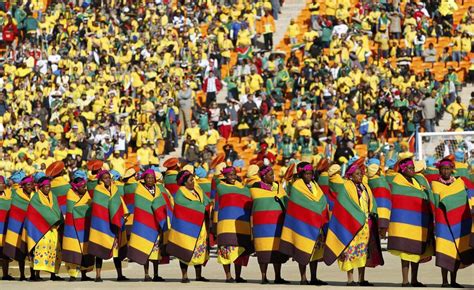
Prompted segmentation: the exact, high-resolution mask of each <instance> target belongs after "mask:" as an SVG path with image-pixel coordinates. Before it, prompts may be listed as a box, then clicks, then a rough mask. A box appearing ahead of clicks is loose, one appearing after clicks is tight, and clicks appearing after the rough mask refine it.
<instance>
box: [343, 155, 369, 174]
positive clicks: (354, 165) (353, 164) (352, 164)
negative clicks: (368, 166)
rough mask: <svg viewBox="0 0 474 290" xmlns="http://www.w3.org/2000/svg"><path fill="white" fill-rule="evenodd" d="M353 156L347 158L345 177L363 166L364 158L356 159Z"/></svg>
mask: <svg viewBox="0 0 474 290" xmlns="http://www.w3.org/2000/svg"><path fill="white" fill-rule="evenodd" d="M354 157H355V156H354ZM354 157H352V158H351V160H349V167H348V168H347V170H346V173H345V174H344V176H345V177H346V178H349V177H350V176H351V175H352V174H354V172H356V171H357V169H360V170H363V169H364V167H365V166H364V160H363V159H362V158H357V160H355V158H354Z"/></svg>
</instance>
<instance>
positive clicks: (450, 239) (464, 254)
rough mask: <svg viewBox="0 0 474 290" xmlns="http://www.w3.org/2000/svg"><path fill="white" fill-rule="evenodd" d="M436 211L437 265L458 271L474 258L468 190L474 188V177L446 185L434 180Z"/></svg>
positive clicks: (458, 179)
mask: <svg viewBox="0 0 474 290" xmlns="http://www.w3.org/2000/svg"><path fill="white" fill-rule="evenodd" d="M431 185H432V190H433V194H434V198H435V204H436V211H435V220H436V230H435V235H436V247H435V249H436V265H437V266H439V267H441V268H443V269H446V270H449V271H454V270H455V269H457V268H458V267H459V266H460V265H462V266H463V267H464V266H468V265H470V264H472V263H473V262H474V248H472V247H471V245H470V244H469V240H470V237H471V228H472V216H471V209H470V206H469V202H468V190H474V187H473V185H472V183H471V182H470V181H468V180H467V179H466V180H463V178H457V179H456V181H454V183H452V184H450V185H445V184H443V183H441V182H439V181H433V182H432V183H431Z"/></svg>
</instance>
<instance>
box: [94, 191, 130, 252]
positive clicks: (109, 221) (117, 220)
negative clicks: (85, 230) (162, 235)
mask: <svg viewBox="0 0 474 290" xmlns="http://www.w3.org/2000/svg"><path fill="white" fill-rule="evenodd" d="M125 213H126V206H125V205H124V203H123V200H122V197H121V196H120V194H119V192H118V188H117V186H116V185H115V184H112V185H111V190H110V191H108V190H107V189H106V188H105V186H104V185H103V184H102V183H99V184H98V185H97V186H96V187H95V189H94V194H93V197H92V213H91V229H90V234H89V248H88V251H89V254H91V255H94V256H96V257H99V258H102V259H109V258H111V257H112V250H113V247H114V241H115V240H116V239H117V240H118V245H119V248H120V249H121V250H122V251H120V253H119V256H120V257H122V256H123V255H124V252H123V246H124V245H126V244H125V243H126V240H127V237H126V234H123V229H124V222H125V220H124V215H125ZM124 242H125V243H124ZM125 249H126V248H125Z"/></svg>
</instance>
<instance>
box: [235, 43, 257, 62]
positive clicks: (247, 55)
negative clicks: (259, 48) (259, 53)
mask: <svg viewBox="0 0 474 290" xmlns="http://www.w3.org/2000/svg"><path fill="white" fill-rule="evenodd" d="M236 51H237V58H238V59H242V60H244V59H251V58H252V56H253V48H252V47H251V46H249V47H239V48H237V49H236Z"/></svg>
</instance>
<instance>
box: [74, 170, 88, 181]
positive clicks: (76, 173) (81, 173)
mask: <svg viewBox="0 0 474 290" xmlns="http://www.w3.org/2000/svg"><path fill="white" fill-rule="evenodd" d="M78 177H80V178H82V179H86V180H87V173H86V172H85V171H83V170H76V171H74V173H73V174H72V178H73V179H76V178H78Z"/></svg>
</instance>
